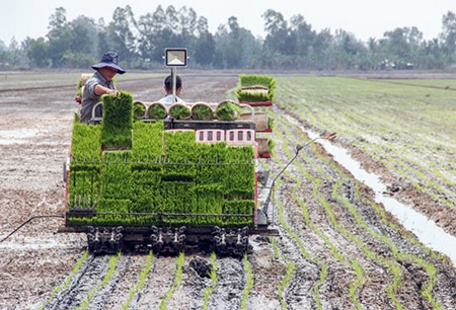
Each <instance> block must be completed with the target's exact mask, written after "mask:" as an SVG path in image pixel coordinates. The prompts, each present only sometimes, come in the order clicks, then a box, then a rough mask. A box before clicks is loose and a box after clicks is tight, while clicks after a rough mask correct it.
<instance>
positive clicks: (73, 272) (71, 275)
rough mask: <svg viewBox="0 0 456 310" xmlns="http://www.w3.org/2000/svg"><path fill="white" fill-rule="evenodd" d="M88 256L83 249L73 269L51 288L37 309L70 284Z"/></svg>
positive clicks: (44, 305)
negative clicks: (58, 283)
mask: <svg viewBox="0 0 456 310" xmlns="http://www.w3.org/2000/svg"><path fill="white" fill-rule="evenodd" d="M88 256H89V251H85V252H84V254H83V255H82V256H81V257H80V258H79V259H78V261H77V262H76V264H75V265H74V267H73V269H72V270H71V271H70V273H69V274H68V276H67V277H66V278H65V280H64V281H63V283H62V284H61V285H59V286H57V287H55V288H54V289H53V290H52V293H51V296H50V297H49V298H48V299H47V300H46V302H45V303H44V304H43V305H41V306H40V307H39V308H38V310H43V309H44V308H45V307H46V306H47V305H48V304H49V303H50V302H51V301H52V300H53V299H54V298H55V296H56V295H57V294H58V293H59V292H61V291H62V290H63V289H65V288H67V287H68V286H70V284H71V280H72V279H73V278H74V276H75V275H76V273H77V272H78V271H79V269H81V267H82V264H83V263H84V261H85V260H86V259H87V257H88Z"/></svg>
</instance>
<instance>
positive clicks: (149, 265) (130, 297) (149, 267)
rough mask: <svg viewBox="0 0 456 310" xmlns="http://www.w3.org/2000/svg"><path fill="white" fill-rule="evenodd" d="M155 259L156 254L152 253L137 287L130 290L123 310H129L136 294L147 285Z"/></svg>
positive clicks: (147, 259) (134, 286)
mask: <svg viewBox="0 0 456 310" xmlns="http://www.w3.org/2000/svg"><path fill="white" fill-rule="evenodd" d="M153 257H154V254H153V253H152V251H150V252H149V255H148V256H147V258H146V265H145V266H144V268H143V269H142V270H141V273H140V275H139V281H138V283H136V284H135V285H133V286H132V287H131V288H130V291H129V292H128V298H127V300H126V301H125V302H124V303H123V304H122V310H127V309H128V308H129V307H130V303H131V301H132V300H133V296H134V295H135V294H136V293H138V292H139V291H140V290H141V289H142V288H143V287H144V284H145V283H146V279H147V276H148V275H149V273H150V271H151V270H152V260H153Z"/></svg>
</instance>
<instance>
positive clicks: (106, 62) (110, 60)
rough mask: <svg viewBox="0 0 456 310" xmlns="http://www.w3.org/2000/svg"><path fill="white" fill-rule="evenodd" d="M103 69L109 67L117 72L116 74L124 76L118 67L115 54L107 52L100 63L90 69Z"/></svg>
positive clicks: (117, 59) (122, 70) (117, 58)
mask: <svg viewBox="0 0 456 310" xmlns="http://www.w3.org/2000/svg"><path fill="white" fill-rule="evenodd" d="M103 67H111V68H114V69H116V70H117V73H119V74H124V73H125V72H126V71H125V70H124V69H122V68H121V67H119V57H118V56H117V53H116V52H108V53H106V54H104V55H103V57H102V58H101V60H100V62H99V63H97V64H95V65H93V66H92V69H94V70H98V69H100V68H103Z"/></svg>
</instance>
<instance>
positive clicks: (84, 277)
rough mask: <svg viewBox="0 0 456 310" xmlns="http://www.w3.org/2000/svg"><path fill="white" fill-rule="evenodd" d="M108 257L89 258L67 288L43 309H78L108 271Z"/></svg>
mask: <svg viewBox="0 0 456 310" xmlns="http://www.w3.org/2000/svg"><path fill="white" fill-rule="evenodd" d="M109 259H110V257H109V256H99V257H94V256H91V257H89V258H88V259H87V260H85V261H84V263H83V267H82V268H81V269H80V270H79V272H78V273H77V274H76V275H75V276H74V277H73V279H72V280H71V283H70V285H69V286H68V288H65V289H63V290H62V291H61V292H60V293H58V294H57V295H56V296H55V297H54V299H53V300H52V301H51V302H50V303H49V304H47V305H46V306H45V307H44V309H59V310H60V309H75V308H77V307H79V306H80V305H81V304H82V302H83V301H84V299H85V298H86V296H87V293H88V292H89V291H90V290H91V289H92V288H93V287H96V286H97V284H98V283H99V281H100V279H101V278H102V276H103V274H105V273H106V272H107V270H108V269H109Z"/></svg>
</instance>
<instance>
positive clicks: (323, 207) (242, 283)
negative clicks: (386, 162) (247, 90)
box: [0, 74, 456, 309]
mask: <svg viewBox="0 0 456 310" xmlns="http://www.w3.org/2000/svg"><path fill="white" fill-rule="evenodd" d="M237 82H238V76H237V74H232V75H230V74H227V75H205V76H196V75H195V76H189V77H187V78H184V91H183V94H182V97H183V98H184V99H186V100H187V101H188V102H192V101H206V102H219V101H221V100H223V99H225V92H226V91H227V90H228V89H231V88H233V87H236V85H237ZM118 87H119V88H121V89H125V90H127V91H129V92H130V93H132V94H133V97H134V98H135V99H138V100H144V101H154V100H156V99H159V98H160V97H162V96H163V87H162V78H157V79H150V80H147V81H123V82H121V83H119V85H118ZM74 92H75V86H68V87H59V88H58V89H54V88H43V89H40V90H37V89H34V90H32V89H30V90H13V91H0V115H1V118H0V149H1V156H0V210H1V212H0V223H1V228H0V238H2V239H3V238H4V237H6V235H7V234H9V233H10V232H12V231H13V230H14V229H16V228H17V227H18V226H19V225H21V224H22V223H23V222H25V221H26V220H28V219H29V218H31V217H33V216H45V215H59V214H60V215H61V214H62V213H63V212H64V197H65V184H64V182H63V171H62V170H63V169H62V166H63V163H64V161H65V159H66V156H67V154H68V150H69V147H70V141H71V129H72V121H73V116H74V112H75V111H76V109H77V104H76V103H75V102H73V100H72V98H73V96H74ZM271 111H272V112H271V113H272V116H273V117H275V125H276V130H275V132H274V133H273V137H275V138H277V139H276V146H275V150H276V152H275V157H274V158H273V159H271V160H268V161H267V162H265V163H264V166H266V167H269V168H270V170H271V172H273V175H275V174H277V171H280V169H281V168H282V167H283V166H284V165H285V164H286V163H287V162H288V161H289V160H290V159H291V157H292V155H293V145H292V143H288V142H287V141H293V140H295V139H296V140H299V141H301V140H302V138H303V137H306V134H305V132H303V131H302V130H299V129H298V128H296V127H293V126H291V125H290V124H289V123H287V122H285V121H283V120H281V113H283V112H281V110H280V109H272V110H271ZM282 116H283V115H282ZM314 146H315V148H314V149H312V150H310V149H304V150H303V154H302V156H301V157H300V158H299V159H298V160H297V161H296V162H295V163H294V164H293V165H292V166H290V167H289V169H288V170H287V173H285V174H284V175H282V176H281V177H280V178H278V179H277V183H276V190H275V191H274V195H273V198H272V202H273V206H274V207H273V208H272V209H271V210H270V211H271V212H270V213H271V215H273V216H274V220H275V224H276V225H275V227H276V228H277V229H278V230H279V233H280V236H278V237H274V238H271V239H268V238H264V237H255V236H253V237H251V244H252V245H253V252H252V253H251V254H250V255H249V256H248V262H249V263H250V267H251V271H249V270H248V268H246V262H245V261H244V260H243V259H236V258H217V260H216V264H217V280H216V283H215V284H214V286H213V287H212V288H211V285H212V284H213V281H212V279H211V278H210V277H208V276H206V275H205V274H204V268H203V267H202V266H208V264H210V256H208V255H205V254H204V253H201V255H198V254H192V255H188V256H186V257H185V259H184V265H183V268H182V269H181V275H180V277H179V279H178V281H177V280H176V270H178V264H177V258H176V257H156V256H153V257H151V258H150V257H149V256H148V255H147V254H143V255H122V256H120V257H114V258H113V257H111V256H99V257H93V256H90V255H88V256H87V257H86V258H84V255H85V251H86V240H85V236H84V235H80V234H62V233H56V231H57V228H58V227H59V226H61V225H62V224H63V219H61V218H57V217H55V218H37V219H34V220H32V221H31V222H30V224H28V225H25V226H24V227H22V228H21V229H20V230H19V231H18V232H16V233H15V234H13V235H12V236H11V237H9V238H8V239H6V240H5V241H3V242H0V257H1V259H0V287H1V288H2V289H1V290H0V309H38V308H40V307H43V308H44V309H75V308H77V307H86V308H87V309H122V307H123V305H126V304H128V306H129V309H159V308H160V307H161V306H162V304H163V303H164V302H165V303H166V308H167V309H202V308H203V307H206V308H207V309H242V307H243V306H245V307H246V308H247V309H280V308H282V309H284V308H286V309H356V308H360V309H397V308H405V309H433V308H438V306H440V307H441V308H442V309H454V308H456V271H455V269H454V267H453V265H452V264H451V262H450V260H449V259H448V258H446V257H443V256H441V255H439V254H438V253H434V252H432V251H431V250H429V249H427V248H426V247H424V246H423V245H422V244H420V243H419V242H418V241H417V239H416V238H415V237H414V235H413V234H412V233H410V232H408V231H406V230H405V229H404V228H403V227H402V225H401V224H400V223H398V222H397V221H396V220H395V219H394V217H393V216H391V215H390V214H389V213H387V212H385V210H384V208H383V207H382V206H381V205H380V206H379V205H376V204H375V203H374V194H373V192H372V190H371V189H369V188H367V187H366V186H364V185H363V184H362V183H358V182H357V181H356V180H354V179H353V178H352V177H351V176H350V174H349V172H348V171H346V169H344V168H343V167H341V166H340V165H339V164H338V163H336V162H334V161H332V159H331V156H329V155H328V154H327V153H326V152H325V150H324V149H323V148H322V147H321V146H319V145H318V144H315V145H314ZM356 156H357V157H360V158H362V159H363V163H364V165H367V166H369V163H370V164H371V167H370V169H371V170H373V171H377V172H381V169H379V168H376V167H375V165H374V163H373V162H372V161H370V160H369V158H365V157H363V154H362V152H356ZM367 168H369V167H367ZM317 175H324V176H325V178H324V179H323V178H320V179H318V180H317V177H316V176H317ZM382 175H383V176H384V177H386V178H389V180H390V183H391V184H393V183H394V182H395V181H396V180H394V178H393V177H392V176H391V175H390V174H388V171H383V172H382ZM409 194H410V195H411V196H410V197H408V199H410V200H414V199H415V200H419V199H425V198H423V197H421V196H420V195H419V193H409ZM421 205H422V206H425V205H426V204H424V203H423V204H421ZM148 259H150V261H149V263H148ZM195 259H196V260H201V261H200V263H199V264H197V263H195ZM78 261H79V262H80V266H79V267H78V268H76V267H75V266H76V265H77V263H78ZM192 261H193V263H192ZM204 262H206V264H205V263H204ZM148 264H149V265H148ZM198 266H199V267H198ZM201 268H203V271H201V270H200V269H201ZM208 268H209V267H208ZM434 275H436V276H435V277H434ZM252 280H253V282H252ZM249 282H250V283H253V285H252V286H251V287H249ZM210 288H211V289H210ZM245 295H246V296H247V297H248V298H246V297H245Z"/></svg>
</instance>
